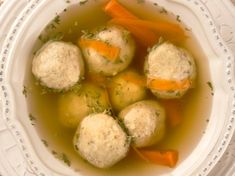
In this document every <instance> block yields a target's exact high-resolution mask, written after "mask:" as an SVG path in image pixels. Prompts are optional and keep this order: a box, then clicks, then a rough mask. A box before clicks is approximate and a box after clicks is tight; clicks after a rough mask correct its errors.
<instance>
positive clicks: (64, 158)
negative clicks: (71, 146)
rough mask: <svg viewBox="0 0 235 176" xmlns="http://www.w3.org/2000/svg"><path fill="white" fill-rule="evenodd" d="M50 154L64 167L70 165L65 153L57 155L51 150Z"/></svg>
mask: <svg viewBox="0 0 235 176" xmlns="http://www.w3.org/2000/svg"><path fill="white" fill-rule="evenodd" d="M51 152H52V154H53V155H54V156H55V157H56V158H57V159H59V160H61V161H63V162H64V163H65V164H66V165H68V166H70V165H71V162H70V160H69V159H68V157H67V155H66V154H65V153H58V152H56V151H54V150H52V151H51Z"/></svg>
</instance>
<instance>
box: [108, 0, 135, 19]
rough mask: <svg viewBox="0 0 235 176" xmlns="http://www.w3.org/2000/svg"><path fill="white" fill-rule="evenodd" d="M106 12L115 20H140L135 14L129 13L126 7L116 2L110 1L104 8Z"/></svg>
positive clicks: (114, 0)
mask: <svg viewBox="0 0 235 176" xmlns="http://www.w3.org/2000/svg"><path fill="white" fill-rule="evenodd" d="M104 12H105V13H107V14H108V15H110V16H111V17H113V18H132V19H138V17H136V16H135V15H134V14H132V13H131V12H129V11H128V10H127V9H126V8H125V7H123V6H122V5H121V4H119V3H118V2H117V1H116V0H110V1H109V2H108V3H107V4H106V6H105V7H104Z"/></svg>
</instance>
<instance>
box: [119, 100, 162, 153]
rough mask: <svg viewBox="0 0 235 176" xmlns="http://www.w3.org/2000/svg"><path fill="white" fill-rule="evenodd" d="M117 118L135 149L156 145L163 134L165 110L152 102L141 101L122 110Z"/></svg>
mask: <svg viewBox="0 0 235 176" xmlns="http://www.w3.org/2000/svg"><path fill="white" fill-rule="evenodd" d="M119 118H120V119H121V120H122V121H123V123H124V125H125V127H126V128H127V130H128V132H129V134H130V135H131V137H132V138H133V145H134V146H135V147H139V148H140V147H147V146H151V145H153V144H156V143H158V142H159V141H161V140H162V138H163V137H164V134H165V128H166V122H165V121H166V120H165V110H164V109H163V108H162V107H161V106H160V105H159V103H157V102H156V101H153V100H143V101H139V102H137V103H134V104H132V105H130V106H128V107H126V108H125V109H123V110H122V111H121V112H120V114H119Z"/></svg>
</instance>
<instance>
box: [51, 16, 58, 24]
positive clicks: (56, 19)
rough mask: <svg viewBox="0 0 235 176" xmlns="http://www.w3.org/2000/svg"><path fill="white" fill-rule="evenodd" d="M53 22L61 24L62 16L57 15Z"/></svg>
mask: <svg viewBox="0 0 235 176" xmlns="http://www.w3.org/2000/svg"><path fill="white" fill-rule="evenodd" d="M53 22H54V23H56V24H60V16H59V15H56V17H55V18H54V20H53Z"/></svg>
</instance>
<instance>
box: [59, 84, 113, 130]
mask: <svg viewBox="0 0 235 176" xmlns="http://www.w3.org/2000/svg"><path fill="white" fill-rule="evenodd" d="M109 108H110V106H109V101H108V98H107V92H106V90H105V89H103V88H102V87H99V86H96V85H94V84H91V83H84V84H83V85H82V87H81V89H80V90H78V91H70V92H67V93H65V94H62V95H61V96H60V97H59V100H58V115H59V121H60V123H61V124H62V125H63V126H65V127H68V128H76V127H77V126H78V124H79V122H80V121H81V120H82V119H83V118H84V117H85V116H87V115H89V114H90V113H95V112H97V113H98V112H104V111H105V110H106V109H109Z"/></svg>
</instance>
